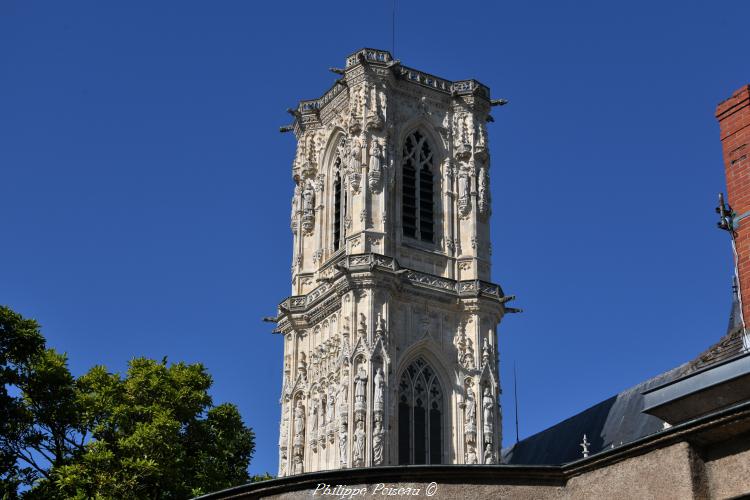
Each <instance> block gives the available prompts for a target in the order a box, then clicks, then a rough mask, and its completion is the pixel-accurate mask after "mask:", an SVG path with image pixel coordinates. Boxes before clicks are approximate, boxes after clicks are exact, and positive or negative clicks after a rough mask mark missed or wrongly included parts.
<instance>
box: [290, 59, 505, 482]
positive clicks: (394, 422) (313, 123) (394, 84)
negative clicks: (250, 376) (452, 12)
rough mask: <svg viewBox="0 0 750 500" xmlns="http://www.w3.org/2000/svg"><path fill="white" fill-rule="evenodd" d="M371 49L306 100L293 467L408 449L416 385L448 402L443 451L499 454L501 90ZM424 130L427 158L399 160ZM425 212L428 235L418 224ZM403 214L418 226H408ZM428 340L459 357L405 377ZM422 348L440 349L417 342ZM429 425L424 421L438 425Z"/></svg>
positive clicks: (364, 460)
mask: <svg viewBox="0 0 750 500" xmlns="http://www.w3.org/2000/svg"><path fill="white" fill-rule="evenodd" d="M358 54H360V55H361V57H358V56H357V55H355V56H353V57H351V58H349V61H348V62H347V70H346V71H345V74H344V75H343V77H344V78H343V79H342V80H341V81H340V82H339V83H336V84H334V86H333V87H332V88H331V90H329V91H328V92H326V93H325V94H324V95H323V96H322V97H321V98H320V99H315V100H308V101H303V102H302V103H300V105H299V106H298V108H297V109H298V112H297V113H294V114H295V121H294V124H293V129H294V132H295V134H296V137H297V140H298V147H297V152H296V156H295V161H294V163H293V172H292V175H293V179H294V181H295V185H294V186H291V187H292V188H294V191H295V193H294V196H293V197H292V200H291V207H290V208H291V229H292V232H293V234H294V238H293V241H294V248H293V252H292V262H293V264H294V267H293V269H292V274H293V277H292V294H293V295H292V296H291V297H289V298H287V299H285V300H284V301H283V302H282V304H280V307H279V314H278V316H279V321H278V324H277V331H278V332H280V333H281V334H282V335H283V337H282V338H283V339H284V340H283V343H284V363H283V371H284V377H283V387H282V399H283V398H287V399H286V401H285V402H284V403H283V404H282V408H281V422H280V429H279V456H278V457H279V475H280V476H283V475H289V474H294V473H300V472H312V471H317V470H326V469H332V468H339V467H342V468H343V467H352V466H357V467H361V466H381V465H393V464H394V463H395V462H399V461H401V460H402V459H401V457H399V444H400V437H399V436H403V435H404V433H405V432H406V429H399V422H400V420H399V418H398V415H391V413H390V412H391V411H394V410H396V409H397V407H398V404H399V403H400V402H401V396H402V393H401V392H402V390H403V395H404V396H406V397H407V399H408V400H409V401H410V405H411V407H413V408H416V405H418V404H422V405H426V407H427V406H428V407H429V409H430V410H432V409H435V410H439V411H437V412H434V413H432V414H428V415H427V416H428V418H436V419H438V420H436V421H435V422H431V423H425V425H427V426H433V427H437V426H439V427H440V433H436V432H433V433H431V437H430V436H425V437H426V439H427V440H430V439H436V437H435V436H437V435H438V434H439V436H440V443H439V444H440V448H441V452H442V456H441V462H443V463H449V462H462V463H468V464H474V463H485V462H487V463H490V462H491V461H494V463H497V462H498V457H499V446H500V437H501V436H500V428H499V424H500V419H499V417H498V414H497V412H499V411H500V407H499V406H498V401H497V397H496V396H497V394H498V391H499V388H498V387H497V385H496V383H495V377H496V375H497V366H496V361H495V360H496V355H497V353H496V352H493V350H494V349H497V345H498V344H497V340H496V334H495V330H494V327H495V323H496V321H497V318H499V317H501V316H502V304H501V302H500V299H501V296H502V291H501V290H500V288H499V287H498V286H497V285H493V284H491V283H486V282H483V281H479V279H478V277H479V276H481V277H487V276H490V263H489V260H488V258H487V250H486V248H487V245H488V243H489V241H488V240H489V236H488V234H489V233H488V231H487V228H488V225H487V217H489V215H490V201H491V200H490V192H489V187H490V186H489V168H490V164H489V161H490V159H489V154H488V151H487V131H486V127H485V126H484V124H485V120H486V118H487V113H488V111H489V101H488V100H487V99H488V97H489V94H488V90H487V89H486V88H485V87H483V86H482V85H481V84H478V83H477V82H475V81H462V82H450V81H448V80H444V79H440V78H437V77H435V76H433V75H430V74H428V73H423V72H419V71H416V70H412V69H408V68H403V67H401V66H390V67H389V66H387V63H388V60H389V59H388V57H390V56H388V55H387V53H385V52H383V51H373V50H371V49H367V50H364V51H360V52H359V53H358ZM417 132H419V133H420V134H421V136H422V137H424V138H425V140H427V141H428V142H429V146H430V148H429V151H430V153H432V154H433V156H432V157H431V158H430V160H428V163H429V165H427V169H423V167H424V166H425V165H423V164H420V165H418V167H419V168H418V169H414V172H413V174H414V175H413V176H412V173H411V171H409V172H408V175H407V178H406V179H405V178H404V177H403V176H402V174H403V170H404V169H402V168H401V165H400V164H399V162H404V163H406V162H407V161H409V158H408V155H406V157H405V155H403V154H402V151H403V150H404V147H405V143H406V140H407V139H406V138H407V137H409V136H410V134H412V133H417ZM406 170H408V169H406ZM427 170H429V172H427ZM428 173H429V174H430V175H429V176H428V175H427V174H428ZM430 180H431V181H432V185H430V184H429V181H430ZM404 187H405V189H403V190H402V188H404ZM430 187H431V189H430ZM412 191H413V192H412ZM358 194H361V195H362V196H358ZM430 197H431V201H432V204H431V205H430V200H429V199H428V198H430ZM287 207H289V206H288V205H287ZM429 207H431V208H432V211H430V210H428V208H429ZM472 210H474V211H475V212H474V213H472ZM412 212H413V213H412ZM475 216H476V217H475ZM412 217H414V220H415V221H416V222H417V223H416V224H415V228H414V231H415V232H414V235H415V236H416V237H415V238H409V237H408V236H409V235H410V234H411V222H410V220H411V218H412ZM461 218H464V219H466V218H471V219H476V221H477V222H478V223H477V224H474V223H468V222H467V221H465V220H460V219H461ZM360 221H361V222H360ZM422 221H424V222H425V223H424V224H422ZM479 222H481V223H479ZM404 228H407V231H406V233H408V234H407V235H406V236H407V238H406V239H402V238H400V237H399V236H403V232H404V231H403V229H404ZM400 232H401V233H402V234H399V233H400ZM428 233H429V236H428ZM422 236H424V237H425V240H422V239H421V238H422ZM472 236H474V237H475V238H477V239H474V240H472ZM427 240H429V241H427ZM462 245H466V248H467V252H466V254H468V255H466V254H462V248H461V247H462ZM470 245H473V246H475V247H476V249H477V250H478V251H479V252H480V253H479V254H478V255H477V254H476V252H474V251H472V247H471V246H470ZM477 258H479V259H480V260H477ZM386 315H387V317H386ZM470 318H471V320H472V321H477V319H478V318H482V319H481V329H479V328H477V326H478V325H476V324H471V325H470V326H467V324H466V323H465V322H464V324H463V325H461V326H460V327H458V325H459V323H460V322H461V320H464V321H466V320H468V319H470ZM391 328H393V330H391ZM485 339H486V340H485ZM423 347H424V348H425V349H427V351H430V354H432V355H434V358H437V359H440V360H442V361H443V363H446V362H447V366H444V367H442V369H437V368H440V367H437V366H435V367H433V366H431V365H430V363H429V362H428V360H426V358H425V359H423V360H422V361H423V364H422V365H419V367H418V369H419V370H421V369H422V368H425V372H424V373H423V374H422V375H420V377H422V376H423V377H426V378H425V379H424V380H422V381H421V385H420V384H417V382H416V380H417V379H413V380H411V381H407V382H404V380H406V379H403V378H402V377H403V375H404V373H405V372H407V370H408V369H409V367H408V366H407V367H404V368H403V370H402V368H401V366H402V361H406V360H405V359H403V356H404V354H407V353H408V355H409V356H411V355H412V354H411V353H412V352H414V350H415V349H413V348H416V350H417V351H418V350H419V349H422V348H423ZM454 349H455V350H454ZM422 354H424V355H425V356H426V357H429V356H428V353H427V352H425V353H421V352H414V355H416V356H421V355H422ZM434 358H433V359H434ZM392 359H393V360H394V364H393V365H391V360H392ZM443 363H440V364H441V365H442V364H443ZM413 365H414V366H415V367H417V365H416V364H413ZM488 366H489V368H490V370H488V369H487V367H488ZM480 367H481V368H482V370H477V368H480ZM415 369H417V368H415ZM397 370H402V371H397ZM415 373H417V372H415ZM456 376H457V377H459V378H458V379H457V380H455V382H457V383H454V382H453V381H452V380H453V379H454V377H456ZM408 378H409V377H408V376H407V379H408ZM392 380H396V381H399V382H400V383H399V384H398V387H392V385H396V384H392V382H391V381H392ZM402 384H406V385H405V386H404V387H405V388H404V387H402ZM485 385H487V386H488V387H489V389H490V391H491V394H492V395H493V396H494V405H495V406H494V408H495V409H493V410H492V412H494V413H492V414H491V415H490V417H491V418H490V419H485V420H487V422H490V423H489V424H488V425H490V426H491V429H485V428H484V423H485V420H483V416H484V411H485V406H484V399H483V396H484V388H485ZM407 386H408V387H407ZM349 396H351V398H349ZM386 399H388V401H385V400H386ZM418 402H419V403H418ZM433 404H434V406H433ZM300 412H301V414H299V415H298V413H300ZM387 412H388V415H386V413H387ZM402 421H403V420H402ZM420 422H421V421H420ZM436 422H437V423H436ZM414 424H415V420H414V419H411V424H410V425H411V429H409V433H412V434H413V433H415V432H421V431H422V430H424V429H423V428H422V429H415V428H414ZM420 426H421V425H420ZM480 431H481V432H482V434H480ZM485 431H489V432H485ZM495 432H497V437H494V433H495ZM485 438H491V442H489V443H488V444H489V447H488V448H487V449H488V451H489V455H488V456H487V457H486V458H485ZM412 443H413V437H411V436H410V443H409V444H412ZM432 446H434V443H432V442H430V444H429V446H426V448H428V449H430V448H431V447H432ZM401 448H402V449H403V446H402V447H401ZM459 450H460V451H459ZM415 451H416V450H415V447H414V446H413V445H412V447H411V448H410V454H411V456H410V457H409V458H408V461H421V460H423V459H422V458H421V457H416V454H415ZM456 452H458V454H457V453H456ZM418 453H420V452H417V454H418ZM428 457H429V458H428ZM433 458H434V456H429V455H428V454H425V457H424V460H426V461H430V460H432V459H433ZM303 469H304V470H303Z"/></svg>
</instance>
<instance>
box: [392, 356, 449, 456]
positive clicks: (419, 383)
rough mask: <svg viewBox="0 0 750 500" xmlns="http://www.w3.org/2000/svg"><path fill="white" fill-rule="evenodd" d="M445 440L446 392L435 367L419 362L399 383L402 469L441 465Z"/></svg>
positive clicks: (406, 371)
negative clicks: (444, 409) (444, 405)
mask: <svg viewBox="0 0 750 500" xmlns="http://www.w3.org/2000/svg"><path fill="white" fill-rule="evenodd" d="M442 437H443V390H442V388H441V387H440V381H439V380H438V378H437V376H436V375H435V371H434V370H433V369H432V367H431V366H430V365H429V364H428V363H427V362H426V361H425V360H424V359H422V358H418V359H417V360H416V361H414V362H413V363H412V364H411V365H409V367H408V368H407V369H406V370H404V373H403V374H402V375H401V381H400V383H399V395H398V463H399V465H407V464H439V463H442V457H443V439H442Z"/></svg>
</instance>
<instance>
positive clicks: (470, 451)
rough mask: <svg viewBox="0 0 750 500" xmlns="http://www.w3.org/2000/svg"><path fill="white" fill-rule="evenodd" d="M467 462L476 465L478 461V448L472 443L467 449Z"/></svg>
mask: <svg viewBox="0 0 750 500" xmlns="http://www.w3.org/2000/svg"><path fill="white" fill-rule="evenodd" d="M466 463H467V464H470V465H475V464H477V463H478V459H477V449H476V448H475V447H474V445H472V444H470V445H469V446H468V447H467V449H466Z"/></svg>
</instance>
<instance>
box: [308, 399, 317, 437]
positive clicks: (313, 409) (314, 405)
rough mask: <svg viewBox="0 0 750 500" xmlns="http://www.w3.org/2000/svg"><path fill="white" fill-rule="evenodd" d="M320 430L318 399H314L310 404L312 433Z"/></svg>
mask: <svg viewBox="0 0 750 500" xmlns="http://www.w3.org/2000/svg"><path fill="white" fill-rule="evenodd" d="M317 431H318V400H317V399H314V400H313V402H312V404H311V405H310V434H312V435H313V436H314V435H315V434H316V433H317Z"/></svg>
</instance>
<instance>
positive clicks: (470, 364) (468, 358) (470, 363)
mask: <svg viewBox="0 0 750 500" xmlns="http://www.w3.org/2000/svg"><path fill="white" fill-rule="evenodd" d="M462 364H463V365H464V368H466V369H467V370H473V369H474V368H476V365H475V363H474V347H473V346H472V342H471V339H466V351H465V352H464V356H463V360H462Z"/></svg>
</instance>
